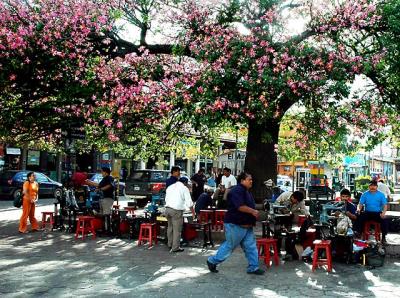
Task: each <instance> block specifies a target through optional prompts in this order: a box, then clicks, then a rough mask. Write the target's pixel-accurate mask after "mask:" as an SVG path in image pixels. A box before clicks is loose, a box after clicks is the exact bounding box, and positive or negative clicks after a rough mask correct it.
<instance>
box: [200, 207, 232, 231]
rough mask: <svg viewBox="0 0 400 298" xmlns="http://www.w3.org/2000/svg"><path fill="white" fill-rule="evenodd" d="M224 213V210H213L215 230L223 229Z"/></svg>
mask: <svg viewBox="0 0 400 298" xmlns="http://www.w3.org/2000/svg"><path fill="white" fill-rule="evenodd" d="M200 212H201V211H200ZM225 213H226V210H215V220H214V222H215V225H214V229H215V231H223V230H224V218H225Z"/></svg>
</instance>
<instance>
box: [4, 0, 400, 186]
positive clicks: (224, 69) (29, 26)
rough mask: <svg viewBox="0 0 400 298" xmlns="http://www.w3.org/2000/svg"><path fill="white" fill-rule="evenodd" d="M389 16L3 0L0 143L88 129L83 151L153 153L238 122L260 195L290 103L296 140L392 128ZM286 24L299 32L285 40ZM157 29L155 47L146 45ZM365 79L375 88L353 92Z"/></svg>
mask: <svg viewBox="0 0 400 298" xmlns="http://www.w3.org/2000/svg"><path fill="white" fill-rule="evenodd" d="M393 1H394V3H396V2H398V1H397V0H393ZM385 9H387V6H386V3H380V2H378V3H377V2H376V1H369V0H356V1H342V2H340V3H335V4H329V5H327V3H325V1H323V0H321V1H306V2H304V1H301V2H300V1H299V2H298V1H289V2H288V1H276V0H258V1H256V0H244V1H239V0H226V1H211V0H210V1H202V5H198V4H195V2H193V1H167V0H163V1H139V0H123V1H94V0H93V1H92V0H91V1H83V0H67V1H65V0H45V1H22V0H7V1H3V2H2V3H1V4H0V19H1V25H0V50H1V51H0V70H1V72H0V85H1V90H2V92H1V93H0V107H1V112H0V118H1V121H2V123H3V125H2V130H3V131H1V135H3V136H22V137H23V138H27V137H28V136H29V135H30V136H33V137H37V136H45V137H47V138H53V139H57V138H60V134H61V132H62V130H65V129H68V126H79V127H82V126H84V127H85V129H86V131H87V139H86V141H85V142H87V143H89V144H90V143H92V142H94V141H95V142H97V143H98V144H99V145H101V146H103V145H104V146H106V145H109V144H113V147H114V148H118V147H119V146H122V144H128V145H129V144H130V145H135V148H136V151H137V152H139V151H145V152H151V150H149V149H150V146H151V145H152V144H157V145H159V144H172V143H174V142H175V141H176V136H177V135H180V134H182V131H184V132H185V133H186V134H190V133H191V132H193V130H194V132H195V133H196V134H198V135H199V136H206V135H209V134H212V132H213V129H214V128H218V127H219V126H220V125H221V123H224V124H225V123H229V124H230V125H232V126H234V125H236V124H241V125H246V126H248V131H249V135H248V142H247V157H246V170H247V171H249V172H250V173H252V174H253V176H254V187H255V189H256V193H257V192H258V191H260V190H261V188H262V181H263V180H266V179H268V178H274V177H275V176H276V153H275V149H276V144H277V143H278V133H279V126H280V122H281V119H282V117H283V115H284V114H285V112H286V111H287V110H288V109H289V108H290V107H292V106H293V105H294V104H297V105H298V106H301V107H303V108H305V110H306V111H307V115H306V117H304V118H303V119H304V122H303V123H301V125H300V126H299V131H303V132H304V136H305V138H306V137H312V136H313V135H315V136H318V134H321V133H324V134H326V135H330V136H334V135H336V134H337V133H338V131H340V129H341V127H343V126H344V125H346V124H347V123H351V124H352V125H354V126H355V127H366V126H368V124H370V123H372V124H373V125H375V124H376V125H378V126H379V125H380V126H385V125H387V124H388V123H389V120H390V119H391V118H390V116H389V115H388V114H387V111H386V110H385V108H386V107H385V106H384V105H383V104H381V103H382V98H384V94H385V92H384V90H385V86H386V85H387V84H388V83H389V82H392V81H393V79H389V77H391V75H389V74H388V72H386V70H387V68H388V67H387V66H385V65H386V64H385V61H386V60H385V59H386V57H387V50H385V46H384V45H382V38H384V37H383V34H381V33H380V32H381V31H384V30H387V28H388V24H392V23H390V19H389V18H388V17H386V18H385V17H382V16H383V15H384V14H383V12H384V11H385ZM157 12H158V13H157ZM386 15H388V14H386ZM296 16H300V17H297V18H298V20H299V24H304V30H303V31H302V32H297V33H293V32H291V31H290V30H287V25H288V24H287V21H288V20H290V19H293V18H295V17H296ZM121 19H123V20H124V21H125V22H130V23H132V24H133V25H135V26H136V27H137V28H138V29H139V32H140V34H139V38H138V40H137V42H136V43H135V42H134V41H127V40H124V39H123V38H121V34H120V33H121V30H120V29H121V28H120V26H121V25H120V21H121ZM157 24H158V27H159V28H158V29H157V30H156V31H157V32H161V31H164V32H163V33H164V34H163V39H162V42H163V43H164V44H150V43H149V42H148V41H147V37H148V34H149V32H152V30H153V28H154V26H157ZM152 26H153V27H152ZM298 26H301V25H298ZM390 28H392V27H390ZM392 29H393V28H392ZM387 31H389V30H387ZM392 31H393V30H392ZM397 32H398V31H397ZM153 33H154V31H153ZM386 36H391V35H390V34H388V35H386ZM384 40H385V41H386V42H387V43H388V44H391V42H390V41H388V40H390V38H385V39H384ZM393 40H394V39H393ZM393 40H392V41H393ZM392 61H394V60H392ZM397 61H398V60H397ZM361 74H366V75H367V76H370V77H371V78H372V82H374V88H371V90H370V91H371V92H368V93H356V92H353V93H352V92H351V83H352V82H353V81H354V79H355V78H356V76H358V75H361ZM376 86H377V87H378V88H375V87H376ZM392 86H395V84H392ZM391 94H393V93H391ZM350 95H351V96H350ZM349 96H350V97H349ZM389 97H390V98H393V96H389ZM339 114H340V117H338V115H339ZM310 127H313V128H315V129H313V130H310V129H309V128H310ZM360 133H361V130H360ZM304 141H306V139H303V140H299V142H298V143H297V144H296V145H297V146H298V148H302V146H305V145H306V142H304ZM116 144H118V145H116ZM167 146H168V145H167ZM154 151H157V152H158V153H159V154H160V153H161V152H162V151H163V150H162V148H161V147H159V146H155V147H154ZM149 154H150V153H149Z"/></svg>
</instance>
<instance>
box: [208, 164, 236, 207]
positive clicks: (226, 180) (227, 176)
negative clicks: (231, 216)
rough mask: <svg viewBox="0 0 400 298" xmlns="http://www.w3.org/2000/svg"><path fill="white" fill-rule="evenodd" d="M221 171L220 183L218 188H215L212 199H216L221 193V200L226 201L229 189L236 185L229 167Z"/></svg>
mask: <svg viewBox="0 0 400 298" xmlns="http://www.w3.org/2000/svg"><path fill="white" fill-rule="evenodd" d="M222 171H223V172H222V173H223V176H222V179H221V184H220V185H219V188H217V190H216V191H215V193H214V196H213V199H214V200H218V197H219V196H220V195H221V194H224V196H223V198H222V199H223V202H226V200H227V197H228V193H229V190H230V189H231V188H232V187H234V186H236V185H237V181H236V178H235V176H233V175H232V174H231V169H229V168H224V169H223V170H222Z"/></svg>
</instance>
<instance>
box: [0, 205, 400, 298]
mask: <svg viewBox="0 0 400 298" xmlns="http://www.w3.org/2000/svg"><path fill="white" fill-rule="evenodd" d="M1 206H3V205H1ZM52 208H53V206H52V205H51V204H48V205H44V206H41V207H39V208H38V209H40V210H38V212H37V217H39V214H40V211H44V210H47V211H52ZM20 212H21V211H20V210H19V209H18V210H17V209H14V208H9V209H7V208H6V207H4V206H3V208H1V209H0V255H1V258H0V296H1V297H74V296H79V297H81V296H83V297H115V296H117V295H118V296H119V297H182V298H183V297H371V296H376V297H388V296H391V297H400V283H399V281H400V279H399V276H400V260H399V259H395V258H387V260H386V265H385V266H384V267H382V268H376V269H373V270H368V269H367V268H365V267H363V266H361V265H346V264H340V263H334V265H333V268H334V271H333V272H332V273H327V272H326V271H325V270H324V269H318V270H316V271H315V272H314V273H313V272H311V265H310V264H306V263H303V262H299V261H291V262H286V263H284V262H281V265H280V266H278V267H275V266H273V267H271V268H269V269H266V268H265V267H264V265H261V267H262V268H263V269H266V270H267V272H266V274H265V275H264V276H252V275H248V274H246V260H245V257H244V254H243V252H242V251H241V249H237V250H236V251H235V252H234V254H233V255H232V256H231V258H230V259H229V260H227V261H226V262H225V263H224V264H222V265H221V266H220V267H219V270H220V272H219V273H216V274H214V273H210V272H209V271H208V269H207V266H206V263H205V262H206V258H207V257H208V256H209V255H211V254H213V253H215V249H216V248H217V247H216V248H214V249H210V250H202V249H199V248H186V249H185V251H184V252H183V253H181V254H170V253H169V252H168V249H167V247H166V246H165V245H163V244H158V245H156V246H155V247H153V248H151V249H148V247H147V246H141V247H138V246H137V244H136V242H135V241H132V240H128V239H110V238H97V239H96V240H91V238H89V239H85V240H84V241H82V240H80V239H78V240H75V239H74V235H73V234H68V233H64V232H58V231H54V232H50V231H43V232H39V233H28V234H25V235H20V234H18V233H17V223H18V221H17V220H16V219H17V218H18V217H19V215H20Z"/></svg>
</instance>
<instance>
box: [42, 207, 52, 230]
mask: <svg viewBox="0 0 400 298" xmlns="http://www.w3.org/2000/svg"><path fill="white" fill-rule="evenodd" d="M48 219H50V221H49V222H47V220H48ZM48 223H49V224H50V225H51V229H53V226H54V212H46V211H45V212H42V229H44V228H45V227H46V224H48Z"/></svg>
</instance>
